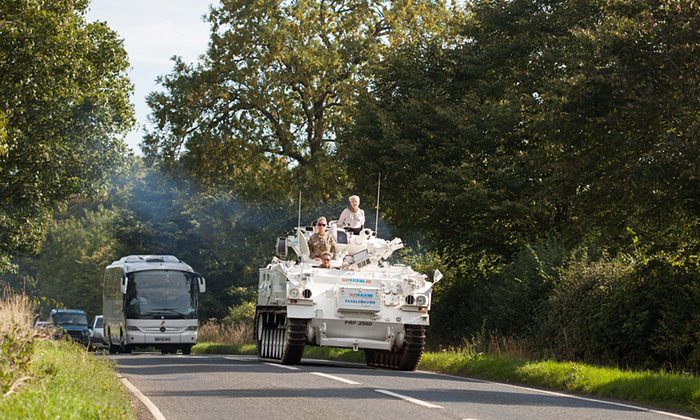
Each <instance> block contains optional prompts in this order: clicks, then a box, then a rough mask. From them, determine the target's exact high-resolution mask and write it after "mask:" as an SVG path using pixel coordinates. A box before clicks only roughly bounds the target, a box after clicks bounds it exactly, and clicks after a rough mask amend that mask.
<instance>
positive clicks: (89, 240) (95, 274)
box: [37, 209, 121, 316]
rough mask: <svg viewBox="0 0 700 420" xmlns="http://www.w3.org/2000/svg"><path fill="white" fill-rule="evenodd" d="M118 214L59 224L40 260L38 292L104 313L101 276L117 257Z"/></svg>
mask: <svg viewBox="0 0 700 420" xmlns="http://www.w3.org/2000/svg"><path fill="white" fill-rule="evenodd" d="M116 217H117V212H115V211H113V210H104V209H98V210H97V211H84V212H83V214H82V215H81V216H79V217H69V218H66V219H63V220H58V221H56V222H55V223H54V224H53V225H52V226H51V227H50V228H49V233H48V235H47V239H46V241H45V242H44V244H43V246H42V249H41V253H40V254H39V258H38V260H37V265H38V270H37V282H38V286H39V293H40V295H41V296H45V297H47V298H50V299H52V300H55V301H57V302H60V303H62V304H63V305H66V307H69V308H75V309H83V310H85V311H86V312H87V313H88V314H89V315H90V316H94V315H98V314H101V313H102V277H103V275H104V269H105V267H107V265H109V264H110V263H111V262H112V261H114V260H116V259H118V258H121V256H118V255H117V254H116V250H117V246H118V243H117V241H116V238H115V235H114V223H115V220H116Z"/></svg>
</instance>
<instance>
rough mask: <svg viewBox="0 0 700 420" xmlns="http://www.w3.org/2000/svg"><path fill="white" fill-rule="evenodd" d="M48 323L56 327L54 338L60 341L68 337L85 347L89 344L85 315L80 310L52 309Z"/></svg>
mask: <svg viewBox="0 0 700 420" xmlns="http://www.w3.org/2000/svg"><path fill="white" fill-rule="evenodd" d="M49 323H50V324H51V325H52V326H54V327H56V333H55V334H54V338H56V339H60V338H62V337H63V336H65V335H68V336H70V338H71V339H72V340H73V341H76V342H78V343H81V344H83V345H84V346H86V347H87V346H88V345H89V344H90V336H89V332H90V330H89V329H88V323H87V314H86V313H85V311H83V310H82V309H52V310H51V313H50V314H49Z"/></svg>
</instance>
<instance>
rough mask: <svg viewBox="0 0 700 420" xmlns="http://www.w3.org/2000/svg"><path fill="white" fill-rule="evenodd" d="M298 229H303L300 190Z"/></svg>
mask: <svg viewBox="0 0 700 420" xmlns="http://www.w3.org/2000/svg"><path fill="white" fill-rule="evenodd" d="M297 229H301V191H299V213H298V216H297Z"/></svg>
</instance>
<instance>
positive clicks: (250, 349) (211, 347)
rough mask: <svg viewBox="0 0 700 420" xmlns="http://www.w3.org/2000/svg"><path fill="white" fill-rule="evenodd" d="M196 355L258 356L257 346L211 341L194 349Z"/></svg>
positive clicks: (198, 344) (197, 345)
mask: <svg viewBox="0 0 700 420" xmlns="http://www.w3.org/2000/svg"><path fill="white" fill-rule="evenodd" d="M192 353H194V354H256V353H255V344H223V343H212V342H210V341H208V342H204V343H197V344H196V345H195V346H194V347H192Z"/></svg>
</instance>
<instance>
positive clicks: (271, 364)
mask: <svg viewBox="0 0 700 420" xmlns="http://www.w3.org/2000/svg"><path fill="white" fill-rule="evenodd" d="M263 364H265V365H270V366H274V367H278V368H282V369H289V370H299V368H298V367H294V366H287V365H280V364H279V363H268V362H263Z"/></svg>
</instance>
